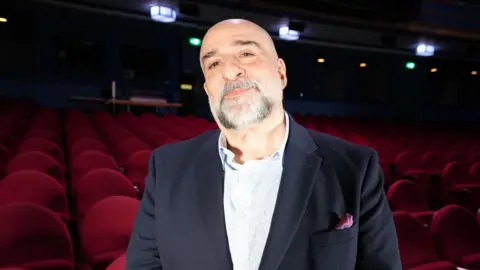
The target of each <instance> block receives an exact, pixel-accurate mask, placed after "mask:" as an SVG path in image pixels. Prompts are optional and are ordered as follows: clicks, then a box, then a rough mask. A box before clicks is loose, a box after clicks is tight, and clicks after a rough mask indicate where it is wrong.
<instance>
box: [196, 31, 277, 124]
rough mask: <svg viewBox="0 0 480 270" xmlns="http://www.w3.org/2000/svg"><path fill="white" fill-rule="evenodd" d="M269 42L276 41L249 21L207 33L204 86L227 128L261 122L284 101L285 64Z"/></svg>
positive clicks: (204, 54)
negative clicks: (270, 40)
mask: <svg viewBox="0 0 480 270" xmlns="http://www.w3.org/2000/svg"><path fill="white" fill-rule="evenodd" d="M268 38H269V37H268ZM268 46H273V43H271V42H268V40H266V41H265V37H262V36H261V35H259V34H258V29H257V28H256V27H252V26H249V25H246V26H245V25H238V24H227V25H222V26H220V27H218V28H215V29H213V30H211V31H210V32H209V33H208V34H207V36H206V37H205V39H204V43H203V45H202V50H201V55H200V57H201V59H200V60H201V65H202V69H203V73H204V76H205V85H204V87H205V90H206V92H207V94H208V96H209V102H210V109H211V111H212V114H213V115H214V116H215V118H216V119H217V121H219V122H220V124H221V125H222V126H224V127H225V128H227V129H233V130H243V129H246V128H248V127H249V126H251V125H253V124H257V123H260V122H261V121H263V120H264V119H265V118H267V117H268V116H269V115H270V113H271V111H272V110H273V108H274V106H276V105H277V104H278V103H280V102H282V97H283V93H282V90H283V88H284V87H285V84H286V75H285V65H284V63H283V60H281V59H278V58H277V56H276V53H275V51H274V49H273V52H272V48H269V47H268Z"/></svg>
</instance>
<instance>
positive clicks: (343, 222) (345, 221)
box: [335, 214, 353, 230]
mask: <svg viewBox="0 0 480 270" xmlns="http://www.w3.org/2000/svg"><path fill="white" fill-rule="evenodd" d="M352 225H353V216H352V215H350V214H345V215H344V216H343V217H342V218H341V219H340V221H339V222H338V223H337V225H335V230H343V229H348V228H350V227H352Z"/></svg>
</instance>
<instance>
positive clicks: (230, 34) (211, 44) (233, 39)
mask: <svg viewBox="0 0 480 270" xmlns="http://www.w3.org/2000/svg"><path fill="white" fill-rule="evenodd" d="M239 41H252V43H249V44H247V43H245V44H243V45H258V46H259V47H264V46H265V45H264V44H266V41H265V38H262V37H261V36H260V35H258V33H255V32H254V31H242V32H238V31H236V33H234V31H228V30H222V31H215V32H210V33H208V34H207V35H205V38H204V39H203V41H202V47H201V49H200V52H201V53H206V52H208V51H210V50H214V49H216V48H218V47H222V46H238V45H242V43H241V42H239Z"/></svg>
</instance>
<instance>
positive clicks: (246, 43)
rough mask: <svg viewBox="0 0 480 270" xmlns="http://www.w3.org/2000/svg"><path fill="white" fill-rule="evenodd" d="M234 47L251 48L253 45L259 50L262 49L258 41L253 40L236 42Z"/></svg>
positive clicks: (233, 43)
mask: <svg viewBox="0 0 480 270" xmlns="http://www.w3.org/2000/svg"><path fill="white" fill-rule="evenodd" d="M232 45H233V46H249V45H253V46H255V47H258V48H259V49H261V48H262V47H261V46H260V44H258V42H256V41H253V40H235V41H233V42H232Z"/></svg>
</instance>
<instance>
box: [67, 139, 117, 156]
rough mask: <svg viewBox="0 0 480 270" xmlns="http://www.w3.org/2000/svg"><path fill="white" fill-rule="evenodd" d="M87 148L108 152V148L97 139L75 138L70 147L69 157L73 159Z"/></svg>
mask: <svg viewBox="0 0 480 270" xmlns="http://www.w3.org/2000/svg"><path fill="white" fill-rule="evenodd" d="M88 150H97V151H100V152H103V153H106V154H108V149H107V147H106V146H105V145H103V144H102V143H101V142H100V141H99V140H97V139H92V138H81V139H78V140H76V141H75V142H74V143H73V144H72V146H71V147H70V158H71V159H72V160H75V159H76V158H77V157H78V156H79V155H80V154H82V153H83V152H85V151H88Z"/></svg>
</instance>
